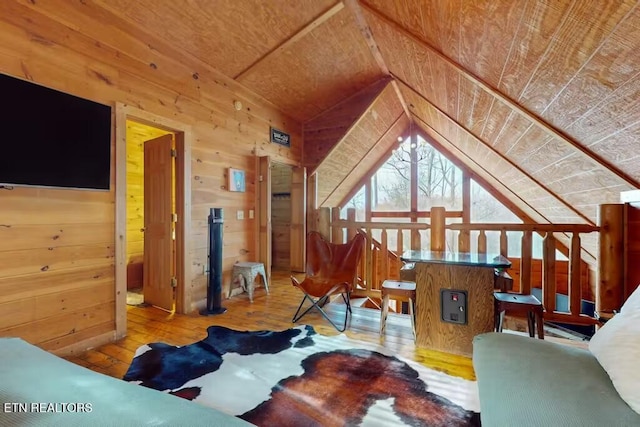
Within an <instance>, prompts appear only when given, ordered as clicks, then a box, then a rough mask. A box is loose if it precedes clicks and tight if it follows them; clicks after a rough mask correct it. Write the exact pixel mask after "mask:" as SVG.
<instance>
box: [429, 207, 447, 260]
mask: <svg viewBox="0 0 640 427" xmlns="http://www.w3.org/2000/svg"><path fill="white" fill-rule="evenodd" d="M446 215H447V212H446V211H445V209H444V208H443V207H441V206H434V207H432V208H431V250H432V251H441V252H444V251H445V250H446V234H445V233H446V228H445V226H446V220H447V217H446Z"/></svg>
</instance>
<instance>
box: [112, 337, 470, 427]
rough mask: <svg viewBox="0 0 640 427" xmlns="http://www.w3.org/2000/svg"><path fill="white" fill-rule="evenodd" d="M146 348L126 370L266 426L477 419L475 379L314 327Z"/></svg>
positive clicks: (141, 380)
mask: <svg viewBox="0 0 640 427" xmlns="http://www.w3.org/2000/svg"><path fill="white" fill-rule="evenodd" d="M207 333H208V336H207V338H205V339H204V340H202V341H199V342H197V343H194V344H190V345H186V346H182V347H175V346H170V345H167V344H163V343H153V344H148V345H144V346H142V347H140V348H139V349H138V350H137V351H136V355H135V357H134V359H133V362H132V363H131V366H130V367H129V370H128V371H127V373H126V375H125V377H124V379H125V380H126V381H131V382H135V383H137V384H141V385H143V386H146V387H150V388H154V389H156V390H161V391H164V392H166V393H171V394H174V395H176V396H180V397H182V398H185V399H190V400H193V401H194V402H198V403H201V404H203V405H206V406H210V407H212V408H215V409H218V410H220V411H223V412H226V413H228V414H232V415H235V416H237V417H239V418H242V419H244V420H246V421H249V422H251V423H253V424H256V425H262V426H296V427H298V426H345V425H348V426H358V425H362V426H385V427H387V426H394V425H398V426H402V425H409V426H479V425H480V414H479V410H480V404H479V400H478V392H477V387H476V383H475V382H474V381H468V380H465V379H462V378H458V377H454V376H450V375H447V374H445V373H442V372H439V371H436V370H433V369H429V368H427V367H425V366H423V365H421V364H419V363H416V362H413V361H410V360H406V359H404V358H402V357H399V356H395V355H392V354H389V353H388V351H387V350H386V349H385V348H384V347H381V346H377V345H374V344H370V343H364V342H360V341H355V340H352V339H349V338H347V337H346V336H345V335H344V334H342V335H338V336H334V337H327V336H323V335H319V334H317V333H316V332H315V331H314V330H313V328H312V327H311V326H299V327H296V328H292V329H287V330H285V331H234V330H232V329H228V328H224V327H220V326H211V327H209V328H208V330H207Z"/></svg>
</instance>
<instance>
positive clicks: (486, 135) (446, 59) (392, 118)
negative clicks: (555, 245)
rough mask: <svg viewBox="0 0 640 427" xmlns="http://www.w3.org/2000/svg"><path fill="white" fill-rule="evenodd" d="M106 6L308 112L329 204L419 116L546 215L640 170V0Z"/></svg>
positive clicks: (559, 216) (563, 214) (615, 193)
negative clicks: (339, 116) (340, 115)
mask: <svg viewBox="0 0 640 427" xmlns="http://www.w3.org/2000/svg"><path fill="white" fill-rule="evenodd" d="M98 3H99V4H100V5H101V6H102V7H104V8H106V9H109V10H110V11H111V12H113V13H115V14H116V15H118V16H120V17H121V18H124V19H126V20H128V21H129V22H131V23H133V24H135V25H136V26H137V28H138V29H139V30H141V31H145V32H148V33H150V34H151V35H153V36H156V37H158V38H161V39H163V40H164V41H165V42H167V43H169V44H171V45H172V46H174V47H175V48H177V49H179V50H181V51H183V52H185V53H187V54H189V55H192V56H194V57H197V58H198V59H199V60H201V61H204V62H206V63H208V64H210V65H211V66H213V67H215V68H217V69H218V70H220V71H221V72H222V73H224V74H225V75H227V76H229V77H231V78H234V79H236V80H237V81H238V82H239V83H241V84H242V85H244V86H246V87H248V88H249V89H251V90H252V91H253V92H255V93H256V94H258V95H260V96H262V97H263V98H265V99H266V100H267V101H269V102H271V103H272V104H274V105H275V106H277V107H278V108H280V109H281V110H282V111H284V112H285V113H287V114H290V115H291V116H292V117H294V118H296V119H298V120H300V121H301V122H304V123H305V163H306V164H307V166H309V168H310V169H312V170H315V171H317V173H318V182H319V184H320V189H319V196H320V199H321V200H320V202H321V203H322V204H324V205H326V206H330V205H335V204H337V203H340V201H342V200H343V198H344V197H345V196H346V195H348V194H349V193H350V190H352V187H353V186H354V185H356V184H358V183H360V181H361V179H362V176H363V174H364V172H363V170H366V169H367V168H370V167H374V166H376V165H377V164H378V163H379V161H380V159H381V158H383V157H384V156H385V155H386V154H387V153H388V151H389V149H390V147H391V146H392V145H393V141H394V140H395V138H396V137H397V136H398V135H399V134H400V133H401V132H402V131H404V130H405V129H406V126H407V124H408V122H409V121H411V122H413V123H415V124H416V125H418V126H419V127H420V128H421V129H422V131H423V133H424V134H425V135H427V137H429V138H431V139H432V140H434V141H435V142H437V143H438V144H440V145H441V146H442V147H444V148H446V150H448V151H449V152H451V153H453V154H455V155H456V156H457V157H459V159H460V160H461V161H462V162H463V163H464V164H465V165H467V166H468V167H469V168H470V169H471V170H472V171H473V172H474V173H476V174H477V175H478V176H482V177H483V178H484V179H485V180H486V181H487V182H489V183H490V184H492V185H493V186H494V187H495V188H496V189H497V190H498V191H500V192H501V193H502V194H503V196H504V197H505V198H506V199H508V200H509V201H510V202H511V203H513V204H514V205H516V206H517V207H519V208H520V209H522V211H523V212H525V213H526V214H527V215H529V216H530V217H531V218H533V219H534V220H536V221H539V222H551V223H563V222H565V223H566V222H578V223H595V222H596V216H597V206H598V205H599V204H602V203H611V202H617V201H618V200H619V193H620V192H621V191H626V190H631V189H634V188H637V187H638V183H639V182H640V102H639V99H640V78H639V76H638V73H640V55H638V54H637V52H639V51H640V6H639V4H638V1H636V0H601V1H598V2H589V1H569V0H528V1H512V0H475V1H472V0H433V1H421V0H360V1H358V0H345V1H344V2H335V1H333V0H270V1H266V0H243V1H236V0H215V1H214V0H211V1H195V0H194V1H158V0H98ZM381 82H383V83H381ZM372 88H375V89H372ZM374 92H375V93H374ZM338 113H342V115H343V117H342V119H337V118H336V117H337V116H338V115H339V114H338ZM403 115H404V118H403ZM331 117H333V120H334V122H335V125H334V126H332V125H331V123H332V121H331ZM345 118H346V119H345ZM360 163H362V164H360ZM346 165H348V167H345V166H346ZM356 166H358V167H356Z"/></svg>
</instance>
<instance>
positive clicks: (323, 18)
mask: <svg viewBox="0 0 640 427" xmlns="http://www.w3.org/2000/svg"><path fill="white" fill-rule="evenodd" d="M342 9H344V3H343V2H341V1H340V2H338V3H336V4H335V5H333V6H331V7H330V8H329V9H327V10H326V11H325V12H323V13H322V14H320V15H319V16H318V17H316V18H315V19H314V20H313V21H311V22H309V23H308V24H307V25H305V26H304V27H303V28H302V29H301V30H300V31H298V32H297V33H295V34H293V35H292V36H291V37H289V38H288V39H286V40H285V41H283V42H282V43H280V44H279V45H278V46H276V47H274V48H273V49H271V50H270V51H269V52H267V53H266V54H264V55H263V56H262V57H260V58H258V59H257V60H256V61H254V62H253V63H252V64H251V65H249V66H248V67H247V68H245V69H244V70H242V71H241V72H240V73H238V74H237V75H236V76H235V77H234V78H233V79H234V80H236V81H241V80H242V79H243V78H244V77H246V76H247V75H248V74H249V73H251V70H253V69H254V68H255V67H256V66H257V65H258V64H260V63H262V62H264V61H265V60H266V59H267V58H269V57H272V56H273V55H277V54H279V53H281V52H283V51H285V50H286V49H288V48H289V47H291V46H292V45H293V44H294V43H296V42H297V41H299V40H301V39H302V38H304V37H306V36H307V35H308V34H309V33H310V32H312V31H313V30H314V29H316V28H317V27H319V26H320V25H322V24H324V23H325V22H327V21H328V20H329V19H331V18H332V17H333V16H335V15H336V14H337V13H338V12H340V11H341V10H342Z"/></svg>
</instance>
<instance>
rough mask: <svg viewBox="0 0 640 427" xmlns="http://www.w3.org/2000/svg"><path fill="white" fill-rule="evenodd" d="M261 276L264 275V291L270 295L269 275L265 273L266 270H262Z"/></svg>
mask: <svg viewBox="0 0 640 427" xmlns="http://www.w3.org/2000/svg"><path fill="white" fill-rule="evenodd" d="M260 270H261V271H260V274H261V275H262V281H263V282H264V290H265V291H267V295H269V283H267V273H265V271H264V268H261V269H260Z"/></svg>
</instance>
